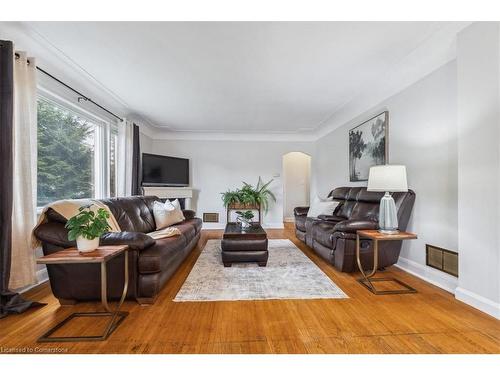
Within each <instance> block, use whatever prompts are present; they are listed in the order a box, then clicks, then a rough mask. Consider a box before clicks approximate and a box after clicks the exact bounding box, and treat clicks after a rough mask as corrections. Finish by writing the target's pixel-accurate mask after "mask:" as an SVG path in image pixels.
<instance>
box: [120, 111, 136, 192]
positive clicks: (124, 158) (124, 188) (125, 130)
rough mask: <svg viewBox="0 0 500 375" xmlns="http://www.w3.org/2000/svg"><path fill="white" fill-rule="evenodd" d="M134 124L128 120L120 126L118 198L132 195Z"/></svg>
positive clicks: (124, 120)
mask: <svg viewBox="0 0 500 375" xmlns="http://www.w3.org/2000/svg"><path fill="white" fill-rule="evenodd" d="M133 138H134V124H133V123H132V122H130V121H127V119H123V121H122V122H121V123H120V124H118V144H117V148H116V151H117V152H116V165H117V179H116V183H117V185H116V193H117V196H118V197H128V196H130V195H132V164H133V162H132V154H133V150H134V145H133Z"/></svg>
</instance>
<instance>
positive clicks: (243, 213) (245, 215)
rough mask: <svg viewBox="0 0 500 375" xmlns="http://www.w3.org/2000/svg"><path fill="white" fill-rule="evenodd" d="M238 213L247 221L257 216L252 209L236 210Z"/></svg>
mask: <svg viewBox="0 0 500 375" xmlns="http://www.w3.org/2000/svg"><path fill="white" fill-rule="evenodd" d="M236 214H237V215H238V216H240V217H242V218H243V219H245V220H246V221H250V220H252V219H253V218H254V217H255V215H254V214H253V212H252V211H251V210H246V211H236Z"/></svg>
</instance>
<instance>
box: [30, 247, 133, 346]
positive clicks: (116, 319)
mask: <svg viewBox="0 0 500 375" xmlns="http://www.w3.org/2000/svg"><path fill="white" fill-rule="evenodd" d="M124 256H125V262H124V263H125V270H124V284H123V292H122V296H121V298H120V301H119V302H118V305H117V306H116V309H115V310H114V311H111V309H110V307H109V304H108V292H107V272H106V264H107V263H106V262H103V263H101V304H102V306H103V307H104V309H105V310H106V311H104V312H83V313H73V314H71V315H70V316H68V317H67V318H66V319H64V320H63V321H61V322H60V323H58V324H57V325H56V326H54V327H53V328H51V329H50V330H48V331H47V332H46V333H44V334H43V335H42V336H40V338H39V339H38V340H37V342H74V341H103V340H106V339H107V338H108V337H109V336H110V335H111V334H112V333H113V332H114V330H115V329H116V328H117V327H118V326H119V325H120V324H121V322H122V321H123V320H124V319H125V317H126V316H127V315H128V312H127V311H120V308H121V307H122V305H123V302H124V301H125V297H126V296H127V291H128V282H129V272H128V252H127V251H125V252H124ZM102 316H109V317H111V319H110V321H109V323H108V325H107V326H106V329H105V330H104V333H103V334H102V335H100V336H51V335H52V334H53V333H54V332H56V331H57V330H59V329H60V328H61V327H63V326H64V325H65V324H66V323H68V322H69V321H70V320H71V319H73V318H76V317H102Z"/></svg>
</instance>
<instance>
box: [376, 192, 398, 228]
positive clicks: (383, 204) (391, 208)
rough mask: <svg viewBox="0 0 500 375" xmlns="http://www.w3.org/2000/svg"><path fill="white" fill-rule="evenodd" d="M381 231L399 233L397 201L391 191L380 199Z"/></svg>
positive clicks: (379, 222) (379, 218)
mask: <svg viewBox="0 0 500 375" xmlns="http://www.w3.org/2000/svg"><path fill="white" fill-rule="evenodd" d="M378 225H379V228H380V229H379V232H380V233H384V234H397V233H398V229H399V224H398V213H397V210H396V203H395V202H394V198H392V196H391V194H389V192H386V193H385V195H384V196H383V197H382V199H381V200H380V207H379V217H378Z"/></svg>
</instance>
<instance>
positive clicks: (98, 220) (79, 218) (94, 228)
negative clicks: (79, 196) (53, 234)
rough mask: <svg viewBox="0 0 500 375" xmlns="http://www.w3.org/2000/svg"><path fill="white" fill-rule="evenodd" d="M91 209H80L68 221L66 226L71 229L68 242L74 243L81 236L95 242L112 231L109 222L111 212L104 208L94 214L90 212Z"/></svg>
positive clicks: (86, 207) (85, 207) (87, 207)
mask: <svg viewBox="0 0 500 375" xmlns="http://www.w3.org/2000/svg"><path fill="white" fill-rule="evenodd" d="M90 207H91V206H84V207H80V208H79V209H78V211H79V212H78V213H77V214H76V215H75V216H73V217H72V218H70V219H69V220H68V222H67V223H66V225H65V227H66V228H67V229H69V232H68V240H70V241H74V240H76V238H77V237H79V236H82V237H84V238H86V239H88V240H93V239H94V238H97V237H101V236H102V235H103V234H104V233H106V232H108V231H109V230H110V229H111V227H110V226H109V225H108V220H107V219H108V218H109V212H107V211H106V210H105V209H104V208H99V209H98V210H97V212H94V211H91V210H90Z"/></svg>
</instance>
